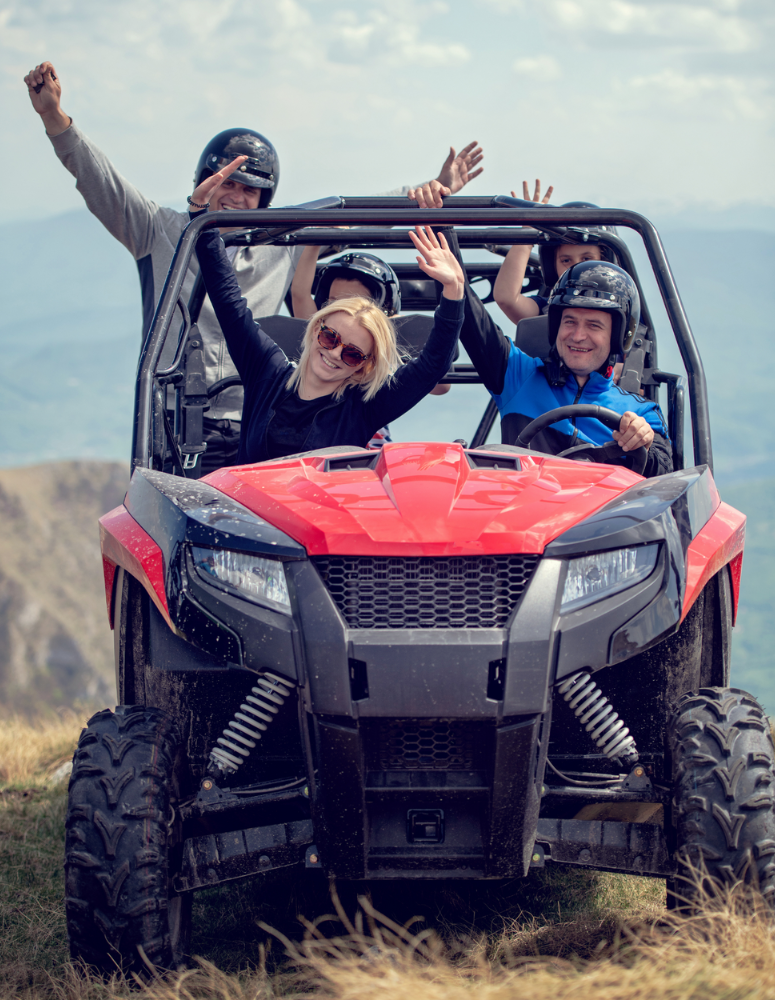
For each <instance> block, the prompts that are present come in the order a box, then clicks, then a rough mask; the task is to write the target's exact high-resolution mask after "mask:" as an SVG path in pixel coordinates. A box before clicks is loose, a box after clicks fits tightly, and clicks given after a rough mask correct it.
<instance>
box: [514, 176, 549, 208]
mask: <svg viewBox="0 0 775 1000" xmlns="http://www.w3.org/2000/svg"><path fill="white" fill-rule="evenodd" d="M553 192H554V187H553V186H552V185H551V184H550V185H549V187H548V188H547V189H546V194H545V195H544V196H543V198H542V197H541V182H540V181H539V180H536V186H535V190H534V191H533V197H532V198H531V197H530V188H529V187H528V186H527V181H522V200H523V201H537V202H539V203H540V204H541V205H548V204H549V199H550V198H551V197H552V194H553ZM511 197H512V198H518V197H519V195H518V194H517V193H516V191H512V192H511Z"/></svg>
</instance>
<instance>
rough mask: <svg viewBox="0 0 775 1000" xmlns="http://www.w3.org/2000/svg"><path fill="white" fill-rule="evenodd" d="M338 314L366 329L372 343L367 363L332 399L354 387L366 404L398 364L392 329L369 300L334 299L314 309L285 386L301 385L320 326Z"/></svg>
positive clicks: (399, 357) (290, 387) (354, 373)
mask: <svg viewBox="0 0 775 1000" xmlns="http://www.w3.org/2000/svg"><path fill="white" fill-rule="evenodd" d="M338 312H343V313H347V315H348V316H352V318H353V319H354V320H357V322H358V323H359V324H360V325H361V326H362V327H363V329H364V330H368V332H369V333H370V334H371V336H372V338H373V340H374V349H373V351H372V352H371V357H370V358H369V360H368V361H367V362H366V363H365V364H364V365H362V367H360V368H359V369H358V370H357V371H354V372H353V373H352V375H350V376H349V377H348V378H346V379H345V380H344V381H343V382H342V383H341V384H340V385H339V388H338V389H337V390H336V392H334V393H333V396H334V399H339V398H340V396H341V395H342V393H343V392H344V391H345V389H346V388H347V387H348V386H351V385H357V386H359V387H360V389H361V392H362V393H363V398H364V400H365V401H367V402H368V400H370V399H372V398H373V397H374V396H376V394H377V393H378V392H379V390H380V389H381V388H382V386H383V385H386V384H387V383H388V382H389V381H390V379H391V378H392V377H393V375H394V374H395V372H396V371H397V370H398V367H399V365H400V364H401V356H400V354H399V353H398V346H397V344H396V331H395V327H394V326H393V324H392V323H391V322H390V320H389V319H388V318H387V316H386V315H385V314H384V313H383V312H382V310H381V309H380V308H379V306H377V305H375V304H374V302H373V301H372V300H371V299H367V298H363V297H362V296H357V297H354V298H351V299H336V301H334V302H329V303H328V304H327V305H325V306H323V308H322V309H318V311H317V312H316V313H315V315H314V316H313V317H312V318H311V319H310V321H309V323H307V329H306V330H305V331H304V340H303V342H302V349H301V358H300V359H299V363H298V366H297V367H296V370H295V371H294V373H293V374H292V375H291V377H290V378H289V379H288V381H287V383H286V385H287V387H288V388H289V389H292V388H293V387H294V386H299V385H300V384H301V383H303V381H304V378H305V376H306V374H307V369H308V368H309V363H310V357H311V354H312V351H313V350H314V349H315V344H316V340H317V335H318V330H319V328H320V324H321V323H324V322H325V321H326V319H327V318H328V317H329V316H331V315H333V314H334V313H338Z"/></svg>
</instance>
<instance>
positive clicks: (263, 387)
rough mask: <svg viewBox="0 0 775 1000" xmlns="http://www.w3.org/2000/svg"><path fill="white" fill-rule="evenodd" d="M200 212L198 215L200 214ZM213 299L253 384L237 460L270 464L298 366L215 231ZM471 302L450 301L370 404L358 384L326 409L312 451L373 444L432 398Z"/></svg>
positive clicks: (248, 384)
mask: <svg viewBox="0 0 775 1000" xmlns="http://www.w3.org/2000/svg"><path fill="white" fill-rule="evenodd" d="M192 217H193V216H192ZM196 253H197V257H198V258H199V266H200V267H201V269H202V276H203V278H204V281H205V285H206V287H207V292H208V295H209V296H210V301H211V302H212V304H213V307H214V309H215V314H216V316H217V317H218V322H219V323H220V325H221V329H222V330H223V335H224V337H225V339H226V343H227V345H228V348H229V353H230V354H231V357H232V359H233V361H234V364H235V365H236V367H237V371H238V372H239V374H240V378H241V379H242V384H243V386H244V389H245V403H244V406H243V409H242V430H241V434H240V445H239V452H238V455H237V463H238V464H240V465H242V464H245V463H248V462H263V461H266V460H267V459H269V458H271V457H272V456H271V455H270V453H269V449H268V442H267V435H268V431H269V425H270V423H271V421H272V419H273V417H274V415H275V410H276V408H277V406H278V405H279V404H280V403H281V402H282V400H283V398H284V396H285V395H286V394H287V393H288V392H295V391H296V389H295V388H294V389H292V390H289V389H288V388H287V387H286V383H287V382H288V379H289V378H290V376H291V374H292V372H293V369H294V366H293V365H292V364H291V363H290V361H289V360H288V359H287V358H286V356H285V354H283V352H282V351H281V350H280V348H279V347H278V346H277V344H276V343H275V342H274V341H273V340H272V339H271V337H269V336H268V335H267V334H265V333H264V331H263V330H262V329H261V327H260V326H259V325H258V323H256V321H255V319H254V318H253V315H252V313H251V312H250V309H249V308H248V304H247V302H246V301H245V299H244V298H243V297H242V292H241V290H240V287H239V285H238V284H237V280H236V278H235V277H234V271H233V269H232V267H231V264H230V263H229V259H228V257H227V256H226V250H225V248H224V245H223V241H222V240H221V238H220V236H219V234H218V232H217V231H215V230H209V231H207V232H206V233H204V234H203V235H202V236H200V237H199V240H198V242H197V247H196ZM463 301H464V300H463V299H460V300H452V299H445V298H442V299H441V301H440V302H439V306H438V308H437V309H436V315H435V319H434V324H433V329H432V331H431V333H430V336H429V337H428V340H427V341H426V343H425V346H424V347H423V350H422V352H421V353H420V355H419V356H418V357H417V358H415V359H414V360H413V361H410V362H408V363H407V364H405V365H402V366H401V367H400V368H399V369H398V371H397V372H396V374H395V375H394V376H393V378H392V379H391V380H390V382H389V383H388V384H386V385H384V386H383V387H382V388H381V389H380V390H379V392H377V393H376V395H374V396H373V397H372V398H371V399H370V400H369V401H368V402H366V401H365V400H364V398H363V393H362V392H361V390H360V389H359V388H358V387H357V386H351V387H349V388H347V389H346V390H345V391H344V392H343V393H342V395H341V396H340V397H339V399H334V397H333V396H331V400H330V403H329V405H327V406H325V407H323V409H321V410H318V412H317V413H316V414H315V416H314V417H313V419H312V420H311V422H310V427H309V432H308V434H307V437H306V440H305V442H304V448H303V450H304V451H312V450H314V449H316V448H329V447H332V446H334V445H355V446H357V447H361V448H365V447H366V445H367V444H368V443H369V441H370V440H371V438H372V436H373V434H374V432H375V431H377V430H379V428H380V427H383V426H384V425H385V424H387V423H389V422H390V421H391V420H396V419H398V417H400V416H401V415H402V414H404V413H406V411H407V410H410V409H411V408H412V407H413V406H414V405H415V404H416V403H419V402H420V400H421V399H422V398H423V397H424V396H426V395H427V394H428V393H429V392H430V391H431V389H432V388H433V387H434V386H435V385H436V383H437V382H438V381H439V379H441V378H443V377H444V375H446V373H447V372H448V371H449V366H450V365H451V363H452V358H453V355H454V353H455V347H456V345H457V338H458V333H459V332H460V325H461V323H462V321H463Z"/></svg>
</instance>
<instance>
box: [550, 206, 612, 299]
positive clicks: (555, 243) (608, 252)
mask: <svg viewBox="0 0 775 1000" xmlns="http://www.w3.org/2000/svg"><path fill="white" fill-rule="evenodd" d="M599 207H600V206H599V205H593V204H592V202H589V201H566V202H565V204H564V205H561V206H560V208H599ZM568 229H570V230H571V232H573V233H579V234H580V235H582V239H583V234H584V233H597V234H598V235H601V236H602V235H603V233H612V234H613V235H614V236H616V235H617V234H616V227H615V226H578V225H574V226H568ZM574 245H576V246H585V245H587V244H585V243H583V242H582V243H580V244H574ZM588 245H589V246H599V248H600V256H601V257H602V258H603V260H607V261H608V262H609V263H610V264H618V263H619V259H618V257H617V256H616V254H615V253H614V252H613V250H612V249H611V248H610V247H608V246H606V245H605V244H604V243H600V244H597V243H589V244H588ZM561 246H567V244H564V243H563V242H562V241H561V240H548V241H547V242H545V243H539V244H538V256H539V258H540V259H541V273H542V274H543V278H544V284H545V285H546V286H547V288H553V287H554V286H555V285H556V284H557V278H558V277H559V275H558V274H557V248H558V247H561Z"/></svg>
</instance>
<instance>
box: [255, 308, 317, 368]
mask: <svg viewBox="0 0 775 1000" xmlns="http://www.w3.org/2000/svg"><path fill="white" fill-rule="evenodd" d="M257 322H258V324H259V325H260V327H261V329H262V330H263V331H264V333H266V334H268V335H269V336H270V337H271V338H272V340H273V341H274V342H275V344H277V346H278V347H279V348H280V349H281V350H282V352H283V354H285V356H286V357H287V358H288V360H289V361H295V360H296V359H297V358H298V357H299V355H300V354H301V342H302V340H303V339H304V331H305V330H306V329H307V321H306V320H305V319H294V318H293V317H292V316H262V317H261V319H259V320H258V321H257Z"/></svg>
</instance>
